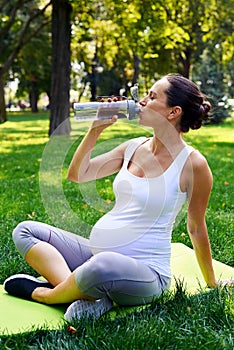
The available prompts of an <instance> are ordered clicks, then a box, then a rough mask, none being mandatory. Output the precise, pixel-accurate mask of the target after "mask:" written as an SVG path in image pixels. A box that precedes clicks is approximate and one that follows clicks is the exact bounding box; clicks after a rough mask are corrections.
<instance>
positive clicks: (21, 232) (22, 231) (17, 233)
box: [12, 221, 31, 243]
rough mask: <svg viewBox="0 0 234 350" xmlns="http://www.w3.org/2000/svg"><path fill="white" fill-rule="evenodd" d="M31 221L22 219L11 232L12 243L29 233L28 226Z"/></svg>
mask: <svg viewBox="0 0 234 350" xmlns="http://www.w3.org/2000/svg"><path fill="white" fill-rule="evenodd" d="M30 224H31V221H22V222H21V223H19V224H18V225H17V226H16V227H15V229H14V230H13V232H12V239H13V241H14V243H17V241H18V239H20V237H21V236H25V235H27V234H29V226H30Z"/></svg>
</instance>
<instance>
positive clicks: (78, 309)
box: [64, 297, 113, 322]
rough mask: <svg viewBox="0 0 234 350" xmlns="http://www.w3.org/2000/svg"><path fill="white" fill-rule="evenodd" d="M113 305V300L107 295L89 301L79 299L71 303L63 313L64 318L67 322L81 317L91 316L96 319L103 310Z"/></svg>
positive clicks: (107, 309)
mask: <svg viewBox="0 0 234 350" xmlns="http://www.w3.org/2000/svg"><path fill="white" fill-rule="evenodd" d="M112 307H113V302H112V300H110V299H109V298H108V297H104V298H102V299H98V300H95V301H89V300H84V299H80V300H77V301H75V302H74V303H72V304H71V305H70V306H69V307H68V309H67V311H66V312H65V314H64V318H65V320H66V321H68V322H72V321H74V320H79V319H80V318H82V317H93V318H96V319H98V318H99V317H101V316H102V315H103V314H104V313H105V312H107V311H109V310H110V309H112Z"/></svg>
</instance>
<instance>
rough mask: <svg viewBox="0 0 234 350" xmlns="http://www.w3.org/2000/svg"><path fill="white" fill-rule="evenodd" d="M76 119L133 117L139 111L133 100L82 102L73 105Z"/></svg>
mask: <svg viewBox="0 0 234 350" xmlns="http://www.w3.org/2000/svg"><path fill="white" fill-rule="evenodd" d="M73 108H74V112H75V120H76V121H86V120H98V119H111V118H112V117H113V115H117V116H118V118H128V119H130V120H131V119H135V118H136V116H137V114H138V113H139V106H138V105H137V103H136V102H135V101H133V100H122V101H115V100H114V101H113V100H111V101H110V99H109V101H107V102H84V103H74V105H73Z"/></svg>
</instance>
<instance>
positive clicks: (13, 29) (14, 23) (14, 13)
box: [0, 0, 51, 123]
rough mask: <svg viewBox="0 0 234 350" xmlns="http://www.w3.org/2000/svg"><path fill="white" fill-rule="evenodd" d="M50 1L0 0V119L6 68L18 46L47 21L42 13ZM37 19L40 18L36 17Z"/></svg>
mask: <svg viewBox="0 0 234 350" xmlns="http://www.w3.org/2000/svg"><path fill="white" fill-rule="evenodd" d="M50 4H51V2H50V1H46V2H45V1H43V3H42V5H41V4H39V5H38V2H37V1H35V0H15V1H7V0H2V1H1V2H0V18H1V21H0V123H3V122H5V121H6V120H7V115H6V105H5V95H4V85H5V81H6V80H7V76H8V72H9V69H10V67H11V65H12V64H13V62H14V60H15V59H16V57H17V56H18V54H19V52H20V51H21V49H22V47H23V46H25V45H26V44H27V43H28V42H29V41H30V39H31V38H32V37H34V36H36V35H37V33H38V32H39V31H40V30H41V28H43V27H44V26H45V25H46V24H48V22H49V18H48V17H47V16H46V15H45V13H46V10H47V8H48V7H49V6H50ZM39 19H40V20H39Z"/></svg>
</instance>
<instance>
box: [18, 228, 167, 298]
mask: <svg viewBox="0 0 234 350" xmlns="http://www.w3.org/2000/svg"><path fill="white" fill-rule="evenodd" d="M13 240H14V242H15V245H16V247H17V249H18V250H19V252H20V254H21V255H22V256H23V257H25V255H26V253H27V252H28V250H29V249H30V248H31V247H32V246H33V245H35V244H36V243H39V242H42V241H43V242H47V243H49V244H51V245H52V246H54V247H55V248H56V249H57V250H58V251H59V252H60V253H61V255H62V256H63V257H64V259H65V261H66V262H67V265H68V266H69V268H70V269H71V271H74V270H76V272H75V279H76V284H77V287H78V288H79V290H80V291H81V292H83V293H85V294H86V295H89V296H92V297H94V298H96V299H99V298H102V297H103V296H105V295H108V297H109V298H110V299H112V300H113V301H114V302H116V303H117V304H119V305H142V304H147V303H150V302H151V301H152V300H153V299H154V298H155V297H158V296H159V295H160V294H161V293H162V291H163V290H166V289H167V288H168V287H169V283H170V279H169V278H168V277H165V276H161V275H160V274H158V273H157V272H155V271H153V270H152V269H151V268H150V267H148V266H146V265H144V264H143V263H142V262H140V261H137V260H136V259H133V258H131V257H129V256H126V255H122V254H119V253H115V252H102V253H98V254H96V255H93V254H92V252H91V250H90V248H89V240H88V239H85V238H83V237H80V236H78V235H76V234H74V233H71V232H67V231H64V230H61V229H58V228H55V227H53V226H50V225H47V224H43V223H40V222H35V221H24V222H22V223H20V224H19V225H18V226H17V227H16V228H15V230H14V231H13Z"/></svg>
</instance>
